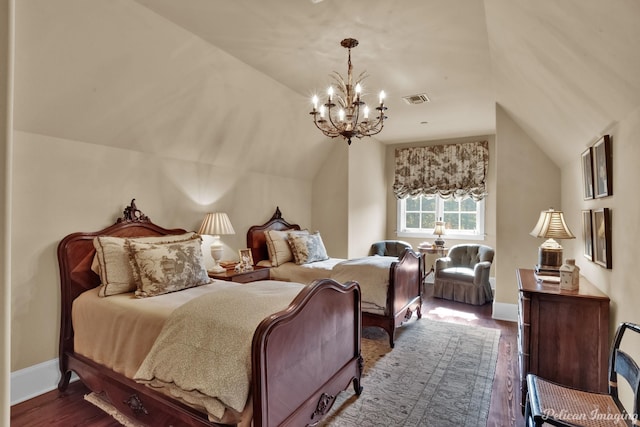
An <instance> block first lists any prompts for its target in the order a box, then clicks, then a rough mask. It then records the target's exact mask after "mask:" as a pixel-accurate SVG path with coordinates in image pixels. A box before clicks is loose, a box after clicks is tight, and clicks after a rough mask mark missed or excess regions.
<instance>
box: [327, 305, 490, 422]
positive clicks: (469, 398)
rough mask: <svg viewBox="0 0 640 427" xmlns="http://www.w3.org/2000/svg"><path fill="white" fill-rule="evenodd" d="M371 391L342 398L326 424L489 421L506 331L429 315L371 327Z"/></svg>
mask: <svg viewBox="0 0 640 427" xmlns="http://www.w3.org/2000/svg"><path fill="white" fill-rule="evenodd" d="M363 337H364V338H365V339H363V340H362V354H363V356H364V357H365V372H364V378H363V380H362V385H363V387H364V390H363V392H362V394H361V395H360V396H359V397H357V396H356V395H355V393H354V392H353V389H350V390H347V392H344V393H341V394H340V396H338V399H337V401H336V403H335V404H334V407H333V408H332V412H331V413H330V414H329V416H328V418H327V419H326V420H325V423H324V424H323V425H324V426H338V427H341V426H349V427H352V426H371V427H373V426H381V427H382V426H384V427H387V426H405V427H409V426H429V427H449V426H468V427H471V426H474V427H475V426H483V427H484V426H486V425H487V417H488V415H489V404H490V403H491V388H492V386H493V377H494V374H495V369H496V361H497V360H498V342H499V341H500V331H499V330H497V329H489V328H483V327H470V326H466V325H459V324H455V323H445V322H437V321H433V320H429V319H421V320H415V317H414V320H413V321H411V322H409V323H408V324H405V325H404V326H402V327H401V328H400V329H398V330H397V332H396V345H395V348H394V349H393V350H391V349H390V348H389V342H388V337H387V334H386V333H385V332H383V331H382V330H379V329H377V328H367V329H365V330H364V331H363Z"/></svg>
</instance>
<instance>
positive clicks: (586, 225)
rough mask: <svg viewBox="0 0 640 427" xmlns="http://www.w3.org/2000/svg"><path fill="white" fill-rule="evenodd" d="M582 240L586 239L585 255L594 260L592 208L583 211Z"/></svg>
mask: <svg viewBox="0 0 640 427" xmlns="http://www.w3.org/2000/svg"><path fill="white" fill-rule="evenodd" d="M582 240H583V241H584V256H585V258H587V259H588V260H589V261H593V234H592V228H591V210H590V209H589V210H586V211H582Z"/></svg>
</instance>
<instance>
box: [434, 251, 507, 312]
mask: <svg viewBox="0 0 640 427" xmlns="http://www.w3.org/2000/svg"><path fill="white" fill-rule="evenodd" d="M494 253H495V252H494V250H493V248H491V247H489V246H485V245H476V244H462V245H455V246H452V247H451V249H449V253H448V254H447V256H446V257H444V258H439V259H437V260H436V265H435V278H434V283H433V296H434V297H436V298H444V299H448V300H453V301H458V302H464V303H467V304H473V305H482V304H484V303H486V302H489V301H492V300H493V292H492V290H491V284H490V283H489V271H490V269H491V263H492V262H493V256H494Z"/></svg>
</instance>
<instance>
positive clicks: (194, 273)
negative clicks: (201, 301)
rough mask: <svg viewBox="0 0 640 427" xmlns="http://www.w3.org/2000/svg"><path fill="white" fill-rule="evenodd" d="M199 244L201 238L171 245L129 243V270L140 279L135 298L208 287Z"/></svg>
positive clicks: (209, 280)
mask: <svg viewBox="0 0 640 427" xmlns="http://www.w3.org/2000/svg"><path fill="white" fill-rule="evenodd" d="M201 243H202V239H200V238H197V239H191V240H187V241H186V242H174V243H140V242H136V241H135V240H128V241H127V244H128V247H129V260H130V262H131V267H132V268H133V269H134V270H135V271H136V272H137V274H138V275H139V276H140V283H138V289H137V290H136V296H137V297H138V298H146V297H152V296H155V295H162V294H167V293H169V292H175V291H180V290H182V289H187V288H192V287H194V286H200V285H206V284H207V283H210V282H211V279H210V278H209V276H208V275H207V269H206V268H205V265H204V259H203V257H202V248H201Z"/></svg>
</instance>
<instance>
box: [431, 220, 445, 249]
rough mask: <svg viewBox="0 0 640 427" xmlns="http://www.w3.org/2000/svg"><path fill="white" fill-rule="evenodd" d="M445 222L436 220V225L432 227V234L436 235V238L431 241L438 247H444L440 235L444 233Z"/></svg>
mask: <svg viewBox="0 0 640 427" xmlns="http://www.w3.org/2000/svg"><path fill="white" fill-rule="evenodd" d="M444 226H445V224H444V221H442V220H440V221H436V226H435V228H434V229H433V235H434V236H438V238H437V239H436V240H435V241H434V242H433V243H435V245H436V246H437V247H439V248H444V240H443V239H442V235H443V234H445V227H444Z"/></svg>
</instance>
